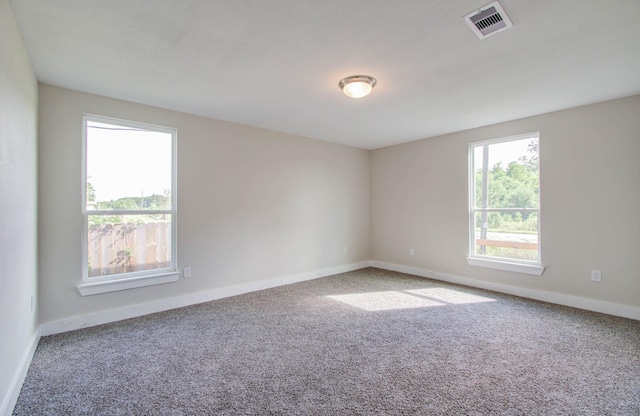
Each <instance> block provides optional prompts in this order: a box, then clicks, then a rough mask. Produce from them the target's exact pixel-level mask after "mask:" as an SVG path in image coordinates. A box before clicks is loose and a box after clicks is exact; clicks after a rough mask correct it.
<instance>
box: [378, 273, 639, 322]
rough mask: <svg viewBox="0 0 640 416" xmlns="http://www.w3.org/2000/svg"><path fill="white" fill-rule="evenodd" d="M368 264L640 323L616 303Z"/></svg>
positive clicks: (635, 313) (635, 310)
mask: <svg viewBox="0 0 640 416" xmlns="http://www.w3.org/2000/svg"><path fill="white" fill-rule="evenodd" d="M369 264H370V265H371V267H377V268H378V269H384V270H391V271H395V272H400V273H407V274H412V275H415V276H420V277H427V278H430V279H435V280H441V281H444V282H449V283H457V284H460V285H465V286H471V287H477V288H479V289H487V290H492V291H494V292H500V293H506V294H508V295H514V296H520V297H523V298H529V299H535V300H540V301H543V302H549V303H555V304H557V305H563V306H570V307H573V308H578V309H584V310H588V311H593V312H600V313H605V314H608V315H615V316H621V317H623V318H630V319H635V320H640V308H636V307H633V306H627V305H620V304H617V303H611V302H605V301H601V300H595V299H588V298H582V297H579V296H573V295H565V294H562V293H555V292H546V291H543V290H537V289H527V288H523V287H519V286H511V285H505V284H502V283H493V282H487V281H483V280H477V279H470V278H468V277H461V276H455V275H452V274H447V273H440V272H436V271H433V270H427V269H422V268H419V267H411V266H403V265H400V264H394V263H386V262H382V261H371V262H369Z"/></svg>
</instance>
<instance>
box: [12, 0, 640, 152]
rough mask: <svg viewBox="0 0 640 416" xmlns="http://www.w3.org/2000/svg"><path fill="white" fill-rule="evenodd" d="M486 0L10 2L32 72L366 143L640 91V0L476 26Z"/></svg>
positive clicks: (521, 11) (544, 7) (553, 6)
mask: <svg viewBox="0 0 640 416" xmlns="http://www.w3.org/2000/svg"><path fill="white" fill-rule="evenodd" d="M489 2H490V0H480V1H477V0H429V1H426V0H419V1H413V0H402V1H394V0H386V1H380V0H375V1H374V0H324V1H318V0H313V1H307V0H255V1H251V0H241V1H240V0H224V1H206V0H201V1H196V0H180V1H177V0H108V1H105V0H56V1H51V0H13V1H11V4H12V8H13V10H14V13H15V15H16V18H17V20H18V24H19V26H20V29H21V31H22V34H23V37H24V39H25V42H26V44H27V48H28V50H29V54H30V56H31V59H32V63H33V66H34V68H35V72H36V75H37V77H38V79H39V80H40V81H41V82H44V83H47V84H52V85H57V86H61V87H66V88H71V89H75V90H80V91H86V92H90V93H95V94H100V95H105V96H108V97H114V98H119V99H124V100H129V101H133V102H137V103H143V104H148V105H153V106H158V107H163V108H168V109H172V110H177V111H183V112H187V113H192V114H197V115H201V116H206V117H212V118H216V119H221V120H227V121H232V122H237V123H242V124H247V125H251V126H256V127H263V128H267V129H271V130H277V131H282V132H288V133H294V134H298V135H302V136H307V137H312V138H316V139H320V140H326V141H331V142H337V143H343V144H347V145H351V146H356V147H361V148H365V149H375V148H379V147H384V146H389V145H393V144H398V143H404V142H409V141H413V140H419V139H423V138H428V137H433V136H437V135H441V134H445V133H450V132H454V131H460V130H465V129H469V128H474V127H478V126H482V125H488V124H493V123H497V122H501V121H507V120H512V119H516V118H521V117H526V116H531V115H535V114H541V113H545V112H549V111H554V110H559V109H564V108H569V107H574V106H578V105H582V104H589V103H593V102H598V101H604V100H608V99H613V98H618V97H623V96H628V95H633V94H638V93H640V25H639V24H638V20H640V1H638V0H607V1H603V0H601V1H591V0H562V1H558V0H536V1H531V0H502V1H501V4H502V5H503V7H504V8H505V10H506V12H507V14H508V15H509V17H510V18H511V20H512V21H513V24H514V26H513V28H511V29H508V30H506V31H504V32H501V33H498V34H496V35H493V36H491V37H489V38H487V39H484V40H480V39H478V38H477V37H476V35H474V34H473V32H472V31H471V30H470V29H469V27H468V26H467V25H466V23H465V21H464V20H463V16H465V15H466V14H468V13H470V12H472V11H474V10H475V9H478V8H480V7H482V6H484V5H486V4H487V3H489ZM354 74H368V75H372V76H374V77H375V78H377V80H378V85H377V86H376V87H375V89H374V91H373V93H372V94H371V95H370V96H369V97H366V98H364V99H360V100H354V99H351V98H348V97H346V96H344V95H343V94H342V93H341V92H340V90H339V88H338V81H339V80H340V79H341V78H343V77H345V76H348V75H354Z"/></svg>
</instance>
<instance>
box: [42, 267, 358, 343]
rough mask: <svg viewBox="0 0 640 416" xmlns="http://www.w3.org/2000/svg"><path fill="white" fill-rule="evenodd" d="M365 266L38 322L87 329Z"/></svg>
mask: <svg viewBox="0 0 640 416" xmlns="http://www.w3.org/2000/svg"><path fill="white" fill-rule="evenodd" d="M365 267H369V262H368V261H363V262H359V263H352V264H346V265H343V266H336V267H330V268H327V269H322V270H317V271H312V272H305V273H299V274H293V275H287V276H281V277H276V278H273V279H267V280H259V281H256V282H249V283H242V284H239V285H233V286H226V287H221V288H217V289H212V290H207V291H204V292H197V293H191V294H188V295H182V296H175V297H172V298H166V299H159V300H156V301H152V302H146V303H141V304H137V305H132V306H127V307H124V308H118V309H111V310H106V311H101V312H95V313H91V314H87V315H81V316H74V317H71V318H65V319H61V320H59V321H53V322H46V323H43V324H42V325H40V332H41V334H42V336H46V335H53V334H58V333H61V332H67V331H73V330H75V329H81V328H88V327H91V326H96V325H102V324H106V323H110V322H116V321H121V320H123V319H129V318H136V317H138V316H143V315H148V314H150V313H156V312H162V311H166V310H169V309H175V308H181V307H184V306H189V305H195V304H197V303H203V302H209V301H212V300H216V299H222V298H227V297H230V296H236V295H241V294H243V293H249V292H255V291H257V290H263V289H270V288H273V287H277V286H283V285H288V284H291V283H298V282H304V281H306V280H313V279H318V278H320V277H325V276H331V275H334V274H339V273H346V272H350V271H353V270H358V269H363V268H365Z"/></svg>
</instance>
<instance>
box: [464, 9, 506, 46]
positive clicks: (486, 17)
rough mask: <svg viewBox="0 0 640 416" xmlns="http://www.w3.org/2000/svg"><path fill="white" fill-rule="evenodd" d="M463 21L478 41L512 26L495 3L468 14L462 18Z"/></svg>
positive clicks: (502, 10)
mask: <svg viewBox="0 0 640 416" xmlns="http://www.w3.org/2000/svg"><path fill="white" fill-rule="evenodd" d="M464 20H465V22H467V24H468V25H469V27H470V28H471V30H473V33H475V34H476V35H477V36H478V37H479V38H480V39H484V38H486V37H487V36H491V35H493V34H494V33H497V32H500V31H503V30H505V29H509V28H510V27H511V26H513V23H511V20H509V16H507V13H506V12H505V11H504V9H503V8H502V6H501V5H500V2H497V1H494V2H493V3H491V4H487V5H486V6H484V7H482V8H480V9H479V10H476V11H475V12H472V13H469V14H468V15H466V16H465V17H464Z"/></svg>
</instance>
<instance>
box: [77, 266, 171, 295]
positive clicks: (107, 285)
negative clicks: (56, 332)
mask: <svg viewBox="0 0 640 416" xmlns="http://www.w3.org/2000/svg"><path fill="white" fill-rule="evenodd" d="M179 278H180V272H170V273H161V274H152V275H144V276H137V277H129V278H124V279H123V278H119V279H116V280H105V281H102V282H87V283H81V284H79V285H78V291H79V292H80V294H81V295H82V296H89V295H97V294H100V293H107V292H116V291H118V290H125V289H134V288H136V287H144V286H151V285H161V284H163V283H171V282H175V281H177V280H178V279H179Z"/></svg>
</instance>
